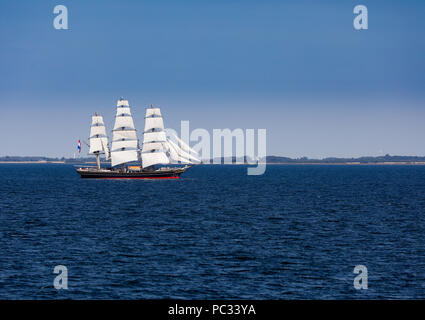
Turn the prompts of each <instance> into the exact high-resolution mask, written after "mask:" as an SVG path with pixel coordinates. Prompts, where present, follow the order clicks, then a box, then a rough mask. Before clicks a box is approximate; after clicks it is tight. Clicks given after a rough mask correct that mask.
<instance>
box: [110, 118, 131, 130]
mask: <svg viewBox="0 0 425 320" xmlns="http://www.w3.org/2000/svg"><path fill="white" fill-rule="evenodd" d="M119 128H130V129H135V127H134V122H133V117H132V116H121V115H119V116H116V118H115V125H114V130H117V129H119Z"/></svg>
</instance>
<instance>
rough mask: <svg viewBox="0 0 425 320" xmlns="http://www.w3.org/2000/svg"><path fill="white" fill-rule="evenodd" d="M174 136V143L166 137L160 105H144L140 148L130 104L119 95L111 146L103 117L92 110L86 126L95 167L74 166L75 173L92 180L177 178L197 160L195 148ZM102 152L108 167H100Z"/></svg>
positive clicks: (197, 161) (90, 152) (198, 161)
mask: <svg viewBox="0 0 425 320" xmlns="http://www.w3.org/2000/svg"><path fill="white" fill-rule="evenodd" d="M174 138H175V142H173V140H172V139H170V138H169V137H167V134H166V132H165V129H164V120H163V118H162V115H161V110H160V108H157V107H155V108H154V107H153V106H152V105H151V106H150V107H149V108H146V115H145V130H144V131H143V144H142V147H141V148H140V146H139V139H138V138H137V130H136V127H135V126H134V121H133V117H132V114H131V111H130V105H129V103H128V100H124V99H123V98H121V99H120V100H118V102H117V111H116V116H115V124H114V128H113V130H112V143H111V147H110V148H109V141H108V136H107V133H106V127H105V123H104V121H103V117H102V116H100V115H98V114H97V113H95V115H94V116H93V117H92V123H91V128H90V138H89V154H91V155H95V156H96V167H85V168H83V167H82V168H77V172H78V173H79V174H80V175H81V178H92V179H177V178H179V177H180V175H181V174H182V173H183V172H185V171H186V170H187V169H189V168H190V167H192V166H193V165H195V164H197V163H200V160H199V159H198V158H197V157H196V156H197V153H196V151H194V150H193V149H192V148H190V147H189V146H188V145H187V144H186V143H184V142H183V141H182V140H181V139H180V138H179V137H177V136H174ZM194 154H195V155H196V156H195V155H194ZM102 155H104V157H105V159H106V160H107V161H110V166H108V167H102V166H101V161H100V157H101V156H102ZM140 162H141V164H140ZM165 165H172V166H165Z"/></svg>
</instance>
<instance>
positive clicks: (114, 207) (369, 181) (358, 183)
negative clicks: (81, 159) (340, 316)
mask: <svg viewBox="0 0 425 320" xmlns="http://www.w3.org/2000/svg"><path fill="white" fill-rule="evenodd" d="M0 177H1V178H0V179H1V180H0V182H1V183H0V197H1V198H0V298H1V299H58V298H60V299H68V298H71V299H85V298H88V299H102V298H107V299H146V298H153V299H156V298H183V299H195V298H196V299H203V298H206V299H209V298H223V299H230V298H240V299H299V298H301V299H381V298H384V299H410V298H425V241H424V235H425V166H303V165H288V166H286V165H269V166H268V167H267V171H266V173H265V174H264V175H263V176H247V175H246V167H245V166H212V165H210V166H207V165H205V166H197V167H194V168H191V169H190V170H189V171H188V172H187V173H185V174H184V175H183V176H182V178H181V179H180V180H132V181H122V180H115V181H111V180H107V181H101V180H97V181H86V180H82V179H80V177H79V176H78V175H77V173H76V172H75V171H74V168H73V167H72V166H68V165H26V164H15V165H14V164H1V165H0ZM360 264H361V265H365V266H366V267H367V269H368V289H367V290H356V289H354V287H353V279H354V277H355V276H356V275H355V274H354V273H353V269H354V266H355V265H360ZM56 265H65V266H66V267H67V268H68V287H69V289H68V290H59V291H58V290H56V289H54V287H53V280H54V278H55V276H56V275H55V274H53V269H54V267H55V266H56Z"/></svg>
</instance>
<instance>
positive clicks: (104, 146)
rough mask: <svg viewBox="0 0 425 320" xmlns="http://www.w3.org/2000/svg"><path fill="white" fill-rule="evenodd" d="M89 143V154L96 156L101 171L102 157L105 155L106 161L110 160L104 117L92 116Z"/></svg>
mask: <svg viewBox="0 0 425 320" xmlns="http://www.w3.org/2000/svg"><path fill="white" fill-rule="evenodd" d="M89 141H90V149H89V154H94V155H96V164H97V168H98V169H100V155H101V154H105V156H106V159H107V160H108V159H109V146H108V136H107V135H106V128H105V123H104V122H103V117H102V116H99V115H97V114H95V115H94V116H92V123H91V127H90V138H89Z"/></svg>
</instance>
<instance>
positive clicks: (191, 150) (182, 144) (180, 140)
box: [174, 135, 198, 155]
mask: <svg viewBox="0 0 425 320" xmlns="http://www.w3.org/2000/svg"><path fill="white" fill-rule="evenodd" d="M174 137H175V138H176V140H177V141H178V143H179V146H180V148H182V149H183V150H185V151H187V152H193V153H194V154H196V155H197V154H198V153H197V152H196V151H195V150H193V149H192V148H191V147H189V146H188V145H187V144H186V143H184V141H183V140H182V139H180V138H179V137H177V136H176V135H174Z"/></svg>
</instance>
